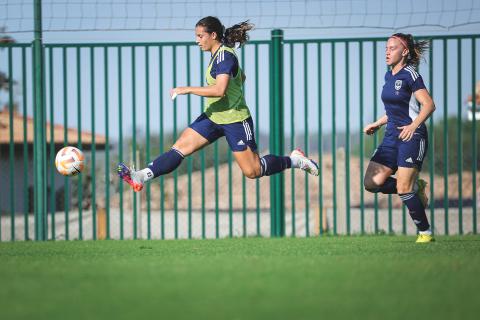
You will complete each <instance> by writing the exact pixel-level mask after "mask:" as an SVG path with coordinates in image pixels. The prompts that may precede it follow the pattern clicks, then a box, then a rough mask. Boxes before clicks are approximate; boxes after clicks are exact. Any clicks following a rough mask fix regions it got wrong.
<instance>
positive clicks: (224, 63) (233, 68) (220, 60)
mask: <svg viewBox="0 0 480 320" xmlns="http://www.w3.org/2000/svg"><path fill="white" fill-rule="evenodd" d="M215 63H216V66H215V67H216V68H215V70H216V75H219V74H228V75H230V76H232V77H234V76H236V75H237V72H238V60H237V57H235V55H234V54H233V53H230V52H228V51H225V50H224V51H222V52H219V53H218V55H217V58H216V59H215Z"/></svg>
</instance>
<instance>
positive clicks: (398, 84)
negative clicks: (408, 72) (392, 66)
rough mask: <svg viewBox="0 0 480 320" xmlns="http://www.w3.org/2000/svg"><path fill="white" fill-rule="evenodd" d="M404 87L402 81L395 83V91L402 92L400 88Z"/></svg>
mask: <svg viewBox="0 0 480 320" xmlns="http://www.w3.org/2000/svg"><path fill="white" fill-rule="evenodd" d="M401 87H402V80H397V81H395V90H397V91H398V90H400V88H401Z"/></svg>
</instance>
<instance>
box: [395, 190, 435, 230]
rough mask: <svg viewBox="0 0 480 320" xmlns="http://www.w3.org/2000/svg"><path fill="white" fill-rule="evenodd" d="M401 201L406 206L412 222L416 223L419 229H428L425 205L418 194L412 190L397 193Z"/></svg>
mask: <svg viewBox="0 0 480 320" xmlns="http://www.w3.org/2000/svg"><path fill="white" fill-rule="evenodd" d="M399 196H400V198H401V199H402V201H403V203H404V204H405V205H406V206H407V208H408V211H409V213H410V217H412V220H413V222H414V223H415V224H416V225H417V228H418V230H419V231H426V230H428V229H430V225H429V224H428V219H427V215H426V214H425V207H424V206H423V203H422V201H420V198H419V197H418V195H417V194H416V193H414V192H410V193H403V194H399Z"/></svg>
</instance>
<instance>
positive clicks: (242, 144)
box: [237, 140, 245, 146]
mask: <svg viewBox="0 0 480 320" xmlns="http://www.w3.org/2000/svg"><path fill="white" fill-rule="evenodd" d="M244 145H245V142H243V140H240V141H238V142H237V146H244Z"/></svg>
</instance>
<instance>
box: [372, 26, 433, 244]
mask: <svg viewBox="0 0 480 320" xmlns="http://www.w3.org/2000/svg"><path fill="white" fill-rule="evenodd" d="M427 44H428V43H427V42H426V41H414V40H413V37H412V35H410V34H403V33H396V34H394V35H392V36H391V37H390V38H389V39H388V42H387V47H386V62H387V65H388V66H390V70H389V71H387V73H386V74H385V85H384V86H383V90H382V101H383V103H384V105H385V115H384V116H383V117H381V118H380V119H378V120H377V121H375V122H373V123H370V124H369V125H367V126H366V127H365V128H364V132H365V133H366V134H367V135H372V134H373V133H374V132H375V131H377V130H378V129H379V128H380V127H381V126H383V125H385V124H386V125H387V127H386V129H385V137H384V138H383V141H382V143H381V144H380V145H379V147H378V148H377V150H375V152H374V154H373V156H372V158H371V159H370V163H369V164H368V168H367V171H366V173H365V178H364V186H365V189H366V190H367V191H370V192H374V193H376V192H381V193H385V194H394V193H398V195H399V196H400V198H401V199H402V201H403V203H404V204H405V205H406V206H407V208H408V210H409V213H410V216H411V218H412V220H413V222H414V223H415V224H416V226H417V229H418V232H419V235H418V238H417V241H416V242H418V243H425V242H431V241H434V239H433V237H432V232H431V230H430V225H429V223H428V219H427V216H426V214H425V207H426V206H427V202H428V199H427V197H426V194H425V186H426V182H425V181H423V180H421V179H418V174H419V172H420V170H421V169H422V163H423V160H424V158H425V155H426V153H427V148H428V133H427V128H426V126H425V121H426V120H427V118H428V117H429V116H430V115H431V114H432V113H433V111H434V110H435V104H434V102H433V100H432V98H431V96H430V94H429V93H428V91H427V89H426V87H425V84H424V83H423V79H422V76H421V75H420V74H419V73H418V71H417V67H418V64H419V62H420V59H421V57H422V54H423V53H424V52H425V50H426V49H427V48H428V46H427ZM420 106H421V107H420ZM395 173H396V178H395V177H393V176H392V175H393V174H395Z"/></svg>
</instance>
